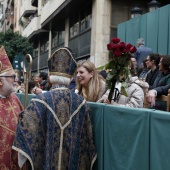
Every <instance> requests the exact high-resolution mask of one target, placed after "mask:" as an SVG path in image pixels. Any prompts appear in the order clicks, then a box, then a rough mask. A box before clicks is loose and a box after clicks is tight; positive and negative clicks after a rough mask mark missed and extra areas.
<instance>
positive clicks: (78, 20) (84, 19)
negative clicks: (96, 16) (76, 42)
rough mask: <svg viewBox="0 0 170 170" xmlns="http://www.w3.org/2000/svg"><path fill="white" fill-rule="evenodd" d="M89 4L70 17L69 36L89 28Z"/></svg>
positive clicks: (71, 36)
mask: <svg viewBox="0 0 170 170" xmlns="http://www.w3.org/2000/svg"><path fill="white" fill-rule="evenodd" d="M91 13H92V12H91V6H88V7H86V8H85V9H84V10H81V11H80V12H79V13H77V14H75V15H74V16H71V17H70V38H73V37H75V36H77V35H79V34H80V33H82V32H84V31H86V30H87V29H89V28H91V22H92V21H91V19H92V17H91Z"/></svg>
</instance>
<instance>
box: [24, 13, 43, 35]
mask: <svg viewBox="0 0 170 170" xmlns="http://www.w3.org/2000/svg"><path fill="white" fill-rule="evenodd" d="M40 29H41V25H40V16H39V17H34V18H33V19H32V20H31V22H30V23H29V24H28V25H27V27H26V28H25V29H24V30H23V32H22V35H23V36H25V37H30V36H31V35H32V34H34V33H35V32H37V31H39V30H40Z"/></svg>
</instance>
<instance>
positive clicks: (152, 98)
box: [147, 90, 156, 107]
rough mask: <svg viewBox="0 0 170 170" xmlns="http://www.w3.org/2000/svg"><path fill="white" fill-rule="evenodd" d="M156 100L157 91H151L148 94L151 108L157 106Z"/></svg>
mask: <svg viewBox="0 0 170 170" xmlns="http://www.w3.org/2000/svg"><path fill="white" fill-rule="evenodd" d="M155 98H156V93H155V90H149V92H148V94H147V100H148V103H150V105H151V107H153V106H154V105H155Z"/></svg>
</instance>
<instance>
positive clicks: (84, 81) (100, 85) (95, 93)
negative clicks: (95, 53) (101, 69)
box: [76, 60, 106, 102]
mask: <svg viewBox="0 0 170 170" xmlns="http://www.w3.org/2000/svg"><path fill="white" fill-rule="evenodd" d="M76 74H77V77H76V79H77V82H76V85H77V90H78V94H80V95H82V96H83V97H84V98H85V99H86V100H87V101H89V102H97V101H98V100H99V99H100V98H101V97H102V96H103V94H104V93H105V91H106V83H105V81H104V80H102V78H101V76H100V75H99V74H98V73H97V70H96V68H95V66H94V64H93V63H92V62H90V61H88V60H84V61H81V62H78V66H77V72H76Z"/></svg>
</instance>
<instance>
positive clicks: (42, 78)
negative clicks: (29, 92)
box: [38, 72, 50, 91]
mask: <svg viewBox="0 0 170 170" xmlns="http://www.w3.org/2000/svg"><path fill="white" fill-rule="evenodd" d="M47 78H48V73H46V72H40V73H39V77H38V81H39V86H40V88H41V89H42V90H45V91H48V90H49V89H50V87H49V84H48V81H47Z"/></svg>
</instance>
